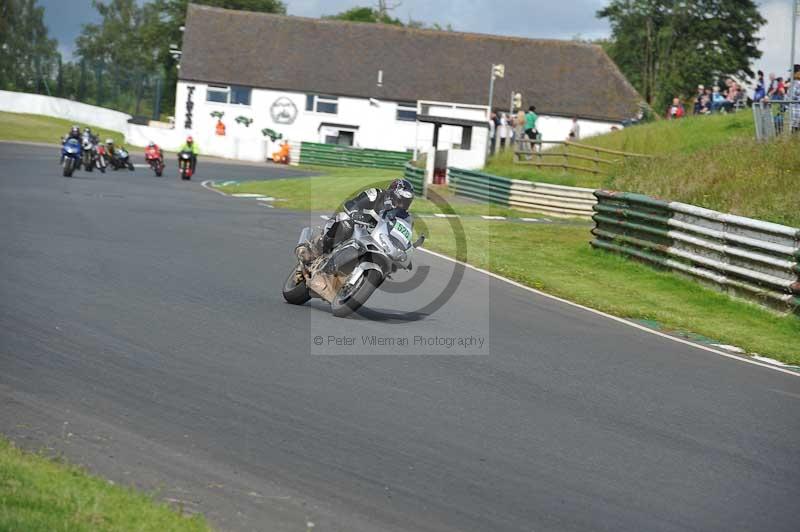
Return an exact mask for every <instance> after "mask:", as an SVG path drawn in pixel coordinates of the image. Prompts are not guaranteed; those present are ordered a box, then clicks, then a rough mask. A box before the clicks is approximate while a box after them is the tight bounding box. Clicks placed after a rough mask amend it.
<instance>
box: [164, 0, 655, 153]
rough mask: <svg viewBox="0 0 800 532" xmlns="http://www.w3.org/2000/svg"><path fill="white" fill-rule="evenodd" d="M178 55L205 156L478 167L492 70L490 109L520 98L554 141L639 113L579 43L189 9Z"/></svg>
mask: <svg viewBox="0 0 800 532" xmlns="http://www.w3.org/2000/svg"><path fill="white" fill-rule="evenodd" d="M182 51H183V54H182V57H181V63H180V71H179V81H178V87H177V95H176V109H175V126H176V129H178V130H180V129H183V130H184V131H185V133H186V134H191V135H193V136H194V137H195V138H196V139H197V141H198V143H199V145H200V148H201V150H203V151H205V152H206V153H219V154H223V155H228V156H234V157H238V158H245V159H246V158H251V159H262V158H263V157H265V156H267V155H269V153H270V152H271V150H272V149H274V144H273V145H269V143H265V140H264V139H265V136H264V135H263V133H262V131H266V130H271V131H274V132H276V133H279V134H280V135H282V137H283V138H285V139H289V140H290V141H293V142H294V143H297V142H301V141H306V142H319V143H329V144H339V145H345V146H354V147H361V148H374V149H384V150H395V151H403V150H408V151H414V152H425V153H427V152H429V151H430V150H431V148H432V147H433V146H434V143H435V144H436V146H437V147H438V148H439V150H445V149H446V150H448V151H449V154H450V155H449V157H450V161H449V164H453V165H456V164H458V165H461V166H463V167H467V168H478V167H480V166H482V165H483V163H484V157H485V153H486V143H487V139H488V135H489V128H488V98H489V77H490V72H491V68H492V65H493V64H500V63H502V64H504V65H505V77H504V78H501V79H497V80H496V82H495V88H494V99H493V101H492V108H493V109H494V110H495V111H497V112H501V111H502V112H508V111H509V106H510V103H511V102H510V99H511V95H512V93H514V92H519V93H521V94H522V101H523V107H524V108H527V107H528V105H535V106H536V108H537V112H538V113H539V114H540V116H541V118H540V122H539V129H540V131H541V132H542V134H543V137H544V139H545V140H562V139H565V138H566V137H567V135H568V133H569V129H570V126H571V119H572V117H573V116H577V117H578V118H579V120H580V126H581V133H582V136H589V135H592V134H597V133H601V132H606V131H608V130H610V129H611V127H613V126H615V125H619V124H621V122H622V121H623V120H625V119H627V118H631V117H632V116H633V115H634V114H635V113H636V111H637V104H638V102H639V100H640V97H639V96H638V94H637V93H636V91H635V90H634V89H633V87H631V85H630V84H629V83H628V82H627V80H626V79H625V78H624V77H623V76H622V74H621V73H620V72H619V71H618V69H617V68H616V66H615V65H614V63H613V62H612V61H611V60H610V59H609V58H608V56H607V55H606V54H605V52H604V51H603V50H602V49H601V48H600V47H598V46H594V45H589V44H584V43H578V42H571V41H556V40H533V39H522V38H512V37H498V36H492V35H481V34H468V33H459V32H448V31H434V30H420V29H410V28H404V27H398V26H391V25H383V24H363V23H353V22H342V21H335V20H319V19H309V18H301V17H293V16H281V15H271V14H262V13H252V12H244V11H232V10H225V9H219V8H213V7H206V6H197V5H190V6H189V8H188V13H187V18H186V29H185V32H184V36H183V46H182ZM215 112H216V113H215ZM219 113H224V115H223V116H222V119H221V121H222V122H223V124H224V125H225V135H224V136H223V135H219V134H217V133H218V130H217V127H218V118H216V117H215V116H212V114H216V115H217V116H219ZM237 119H238V121H237ZM248 122H249V125H245V123H248Z"/></svg>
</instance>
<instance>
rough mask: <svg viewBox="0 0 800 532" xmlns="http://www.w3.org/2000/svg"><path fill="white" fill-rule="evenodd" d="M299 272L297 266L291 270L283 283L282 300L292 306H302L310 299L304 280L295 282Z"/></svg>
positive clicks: (298, 266)
mask: <svg viewBox="0 0 800 532" xmlns="http://www.w3.org/2000/svg"><path fill="white" fill-rule="evenodd" d="M299 270H300V265H299V264H298V265H296V266H295V267H294V268H292V271H291V272H290V273H289V277H287V278H286V282H285V283H283V299H285V300H286V302H287V303H291V304H292V305H302V304H303V303H305V302H306V301H308V300H309V299H311V295H310V294H309V293H308V287H307V286H306V281H305V279H304V280H303V281H301V282H297V275H298V273H299Z"/></svg>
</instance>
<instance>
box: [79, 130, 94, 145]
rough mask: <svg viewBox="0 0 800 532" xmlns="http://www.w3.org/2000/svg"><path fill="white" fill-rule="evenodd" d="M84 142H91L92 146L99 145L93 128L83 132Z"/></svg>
mask: <svg viewBox="0 0 800 532" xmlns="http://www.w3.org/2000/svg"><path fill="white" fill-rule="evenodd" d="M81 140H83V141H84V142H87V141H88V142H89V143H91V144H97V137H96V136H95V135H94V134H93V133H92V128H90V127H86V128H85V129H84V130H83V136H82V138H81Z"/></svg>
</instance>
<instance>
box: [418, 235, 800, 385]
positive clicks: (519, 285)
mask: <svg viewBox="0 0 800 532" xmlns="http://www.w3.org/2000/svg"><path fill="white" fill-rule="evenodd" d="M417 249H419V250H420V251H424V252H425V253H428V254H430V255H433V256H435V257H439V258H440V259H444V260H446V261H449V262H453V263H456V264H461V265H462V266H465V267H467V268H469V269H470V270H474V271H476V272H480V273H482V274H484V275H488V276H489V277H494V278H495V279H498V280H500V281H504V282H506V283H508V284H510V285H512V286H516V287H517V288H522V289H523V290H527V291H528V292H532V293H534V294H537V295H540V296H543V297H546V298H548V299H552V300H554V301H559V302H561V303H565V304H567V305H569V306H571V307H575V308H579V309H582V310H586V311H588V312H591V313H592V314H596V315H598V316H603V317H605V318H608V319H610V320H614V321H616V322H617V323H623V324H625V325H628V326H629V327H633V328H634V329H639V330H640V331H644V332H646V333H649V334H654V335H656V336H660V337H661V338H666V339H668V340H672V341H673V342H677V343H679V344H684V345H688V346H691V347H694V348H697V349H702V350H703V351H708V352H709V353H714V354H716V355H719V356H723V357H725V358H732V359H733V360H738V361H739V362H745V363H747V364H753V365H754V366H761V367H762V368H767V369H771V370H773V371H778V372H780V373H786V374H787V375H791V376H793V377H800V373H797V372H795V371H791V370H788V369H783V368H780V367H776V366H774V365H771V364H765V363H763V362H758V361H756V360H750V359H748V358H744V357H741V356H736V355H732V354H730V353H725V352H723V351H719V350H717V349H712V348H710V347H707V346H704V345H701V344H696V343H694V342H690V341H689V340H684V339H683V338H676V337H674V336H670V335H669V334H664V333H662V332H659V331H656V330H653V329H650V328H649V327H645V326H644V325H639V324H638V323H634V322H632V321H630V320H627V319H625V318H620V317H618V316H613V315H611V314H608V313H605V312H603V311H602V310H597V309H593V308H590V307H587V306H585V305H581V304H580V303H575V302H573V301H569V300H566V299H562V298H560V297H558V296H554V295H552V294H548V293H546V292H542V291H541V290H536V289H535V288H531V287H530V286H525V285H524V284H522V283H518V282H517V281H513V280H511V279H508V278H506V277H503V276H502V275H497V274H496V273H492V272H490V271H488V270H484V269H482V268H478V267H477V266H473V265H471V264H467V263H466V262H461V261H460V260H456V259H454V258H452V257H448V256H447V255H442V254H441V253H436V252H435V251H431V250H429V249H425V248H417Z"/></svg>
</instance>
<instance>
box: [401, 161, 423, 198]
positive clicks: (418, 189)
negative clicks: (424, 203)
mask: <svg viewBox="0 0 800 532" xmlns="http://www.w3.org/2000/svg"><path fill="white" fill-rule="evenodd" d="M403 177H404V178H406V179H407V180H408V181H410V182H411V185H412V186H413V187H414V194H416V195H417V196H422V193H423V188H424V187H425V169H423V168H417V167H416V166H414V165H413V164H411V163H406V166H405V168H404V169H403Z"/></svg>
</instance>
